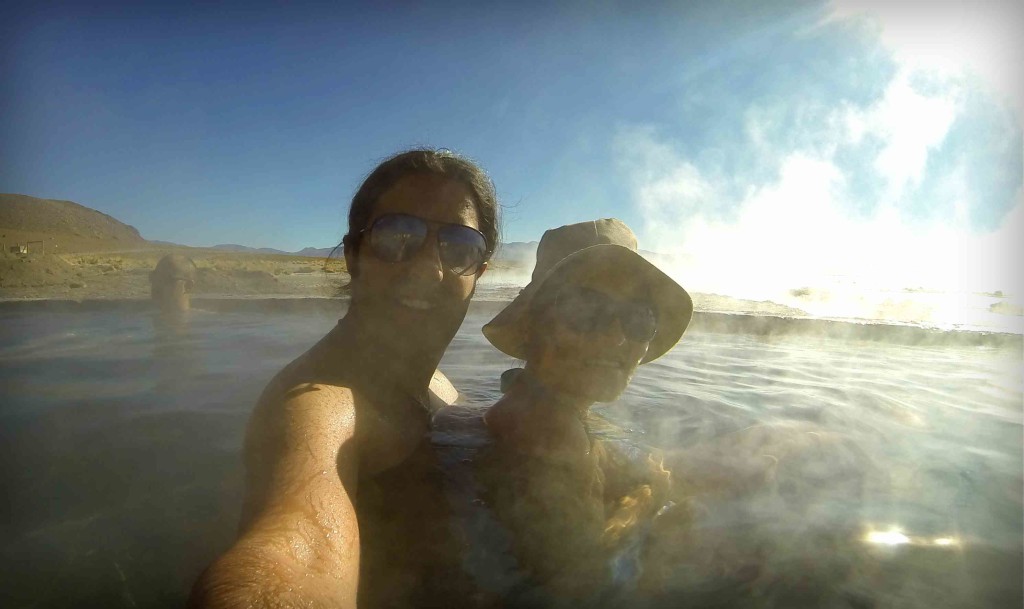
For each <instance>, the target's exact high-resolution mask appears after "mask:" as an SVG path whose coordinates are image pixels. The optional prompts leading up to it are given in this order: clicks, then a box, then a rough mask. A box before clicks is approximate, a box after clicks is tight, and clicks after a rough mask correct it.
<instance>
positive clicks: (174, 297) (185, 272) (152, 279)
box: [149, 254, 196, 313]
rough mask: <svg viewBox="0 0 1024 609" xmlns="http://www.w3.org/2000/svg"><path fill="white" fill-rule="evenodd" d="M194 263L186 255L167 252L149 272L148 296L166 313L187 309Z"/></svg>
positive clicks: (193, 276) (193, 277)
mask: <svg viewBox="0 0 1024 609" xmlns="http://www.w3.org/2000/svg"><path fill="white" fill-rule="evenodd" d="M195 280H196V265H195V263H194V262H192V259H191V258H189V257H188V256H183V255H181V254H167V255H166V256H164V257H163V258H161V259H160V261H159V262H157V263H156V268H154V269H153V271H152V272H151V273H150V274H149V286H150V297H151V298H152V299H153V301H154V302H155V303H156V304H157V306H159V307H160V309H161V310H162V311H164V312H166V313H176V312H182V311H187V310H188V308H189V304H190V303H189V294H191V292H192V288H193V287H194V285H195Z"/></svg>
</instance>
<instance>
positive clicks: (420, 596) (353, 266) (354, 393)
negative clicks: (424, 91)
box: [191, 150, 498, 607]
mask: <svg viewBox="0 0 1024 609" xmlns="http://www.w3.org/2000/svg"><path fill="white" fill-rule="evenodd" d="M497 235H498V203H497V199H496V195H495V192H494V187H493V185H492V183H491V182H490V180H489V179H488V178H487V176H486V174H485V173H484V172H483V171H482V170H481V169H480V168H479V167H477V166H476V165H475V164H473V163H472V162H470V161H468V160H466V159H464V158H461V157H459V156H457V155H454V154H452V153H450V152H447V151H443V150H442V151H434V150H413V151H409V152H405V153H402V154H398V155H396V156H394V157H392V158H390V159H388V160H386V161H385V162H383V163H382V164H381V165H379V166H378V167H377V168H376V169H375V170H374V171H373V172H372V173H371V174H370V175H369V176H368V177H367V178H366V180H365V181H364V182H363V184H362V185H361V186H360V188H359V190H358V191H357V192H356V195H355V197H354V198H353V200H352V207H351V210H350V212H349V231H348V234H347V235H346V236H345V239H344V241H343V244H344V253H345V260H346V263H347V265H348V271H349V273H350V275H351V277H352V281H351V284H350V288H351V302H350V304H349V307H348V311H347V312H346V314H345V316H344V317H343V318H342V319H341V320H340V321H339V322H338V325H337V326H336V327H335V328H334V329H333V330H331V331H330V332H329V333H328V334H327V336H325V337H324V338H323V339H322V340H320V342H318V343H317V344H316V345H314V346H313V347H312V348H311V349H310V350H309V351H307V352H306V353H305V354H303V355H302V356H300V357H299V358H298V359H296V360H295V361H293V362H292V363H291V364H289V365H288V366H287V367H285V369H284V370H282V371H281V372H280V373H279V374H278V375H277V376H276V377H275V378H274V379H273V380H272V381H271V382H270V384H269V385H268V386H267V388H266V389H265V390H264V392H263V395H262V396H261V398H260V400H259V402H258V404H257V406H256V409H255V410H254V412H253V414H252V418H251V419H250V422H249V428H248V432H247V435H246V441H245V448H244V450H245V461H246V469H247V478H246V499H245V505H244V508H243V514H242V523H241V531H240V536H239V538H238V540H237V541H236V543H235V545H234V546H233V547H232V548H231V549H230V550H229V551H228V552H227V553H225V554H224V555H223V556H222V557H221V558H220V559H218V560H217V561H216V562H214V564H213V565H212V566H211V567H210V568H208V569H207V570H206V572H204V574H203V575H202V576H201V577H200V579H199V581H198V582H197V583H196V585H195V587H194V589H193V594H192V599H191V603H192V605H193V606H205V607H236V606H265V605H266V606H317V607H321V606H322V607H354V606H355V605H356V600H357V591H358V600H359V604H360V605H361V606H369V607H376V606H427V605H428V604H429V602H430V601H429V599H430V598H432V597H436V596H438V595H439V594H442V593H443V592H440V591H438V590H433V589H432V588H431V586H432V585H433V584H438V585H441V584H443V585H444V586H445V587H446V588H445V591H444V592H447V591H449V590H451V589H453V588H455V587H457V584H456V583H453V582H451V581H449V580H443V581H440V580H439V578H437V577H431V576H430V574H431V573H432V571H442V572H443V571H446V570H450V571H457V569H448V566H447V565H446V564H445V562H444V561H445V557H446V556H452V555H453V554H452V552H448V550H449V549H450V548H449V546H450V545H451V543H450V540H449V539H448V538H447V537H446V535H445V532H444V527H443V526H439V525H438V523H443V522H445V521H446V520H447V516H446V513H445V510H446V504H445V502H444V499H443V497H442V496H441V492H440V489H439V488H437V485H436V484H434V481H433V479H432V478H431V475H432V472H433V471H435V469H436V467H435V464H434V462H433V461H432V454H433V451H432V450H431V449H430V446H429V440H428V441H427V442H424V439H425V438H426V437H427V431H428V430H429V425H430V417H431V414H432V413H433V412H434V411H435V410H436V409H437V408H439V407H441V406H444V405H445V404H450V403H451V402H453V401H454V400H455V398H456V396H457V393H456V392H455V390H454V388H453V387H452V386H451V384H450V383H449V382H448V381H447V379H445V378H444V376H443V375H442V374H440V373H439V372H438V371H437V370H436V369H437V365H438V362H439V361H440V360H441V356H442V355H443V354H444V351H445V349H446V348H447V346H448V344H449V343H450V342H451V340H452V338H453V337H454V335H455V333H456V331H457V330H458V328H459V326H460V325H461V324H462V320H463V318H464V317H465V315H466V311H467V307H468V306H469V300H470V297H471V296H472V295H473V291H474V289H475V286H476V281H477V279H478V278H479V277H480V276H481V275H482V274H483V273H484V271H485V269H486V267H487V260H488V258H489V257H490V255H491V253H492V252H493V251H494V249H495V247H496V245H497V243H496V242H497Z"/></svg>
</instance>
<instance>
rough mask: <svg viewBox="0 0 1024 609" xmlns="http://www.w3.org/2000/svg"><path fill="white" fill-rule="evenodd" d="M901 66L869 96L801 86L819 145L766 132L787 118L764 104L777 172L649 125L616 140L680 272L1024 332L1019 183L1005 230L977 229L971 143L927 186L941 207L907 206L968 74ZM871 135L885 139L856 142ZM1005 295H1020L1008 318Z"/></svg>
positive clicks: (869, 312)
mask: <svg viewBox="0 0 1024 609" xmlns="http://www.w3.org/2000/svg"><path fill="white" fill-rule="evenodd" d="M897 58H898V56H897ZM898 65H899V69H898V70H897V71H896V73H895V75H894V76H893V78H892V80H891V81H890V82H889V84H888V86H887V87H886V89H885V91H884V93H883V94H882V95H881V96H880V97H879V98H878V99H877V100H876V101H875V102H874V103H873V104H870V105H868V106H866V107H862V108H858V107H854V106H851V105H847V104H843V103H840V104H838V105H836V106H835V107H832V108H825V107H822V106H821V103H820V102H815V101H813V100H802V99H801V98H800V97H799V96H796V95H794V96H793V97H792V100H791V103H792V104H794V105H798V106H799V105H801V104H803V105H804V106H805V107H802V108H799V109H800V110H801V111H800V112H797V114H798V115H801V116H807V117H816V118H814V119H811V120H806V121H804V122H803V123H801V125H800V128H801V129H804V130H806V131H807V137H797V138H793V141H799V142H809V143H803V144H801V145H798V146H795V147H794V146H790V147H789V148H788V149H780V147H779V146H777V145H776V144H774V143H773V142H772V141H771V139H772V138H771V136H770V135H768V134H771V133H772V132H773V129H772V127H773V125H776V126H777V123H775V121H776V120H777V117H776V116H775V114H774V111H773V109H772V108H766V107H762V106H759V105H753V106H752V107H750V108H749V109H748V110H747V113H746V117H745V121H746V122H745V139H746V141H745V142H744V143H743V145H744V146H745V148H746V149H748V150H749V149H753V150H754V151H756V152H757V153H758V154H759V155H760V156H761V157H762V158H769V159H773V160H775V161H777V166H778V171H777V172H771V174H770V177H763V174H759V173H756V172H753V171H751V172H749V173H747V174H746V175H743V174H742V172H741V174H740V175H737V174H735V173H733V174H727V173H726V172H724V171H723V170H722V169H721V167H709V166H707V165H700V166H699V163H698V162H697V161H696V160H695V159H693V158H690V157H688V156H686V155H685V154H683V153H682V152H681V147H680V146H677V145H675V144H674V143H673V142H671V141H668V140H666V139H665V138H664V137H661V135H660V134H659V133H658V132H657V131H655V130H654V129H651V128H647V127H631V128H626V129H623V130H621V131H620V133H619V135H618V138H617V141H616V145H617V147H618V150H619V151H620V152H621V153H622V154H621V155H620V158H624V159H625V162H624V170H625V171H626V173H627V174H628V178H629V180H630V183H631V185H632V192H633V199H634V204H635V205H636V207H637V208H638V210H639V211H640V212H641V215H642V217H643V218H644V222H643V226H642V231H641V240H642V241H641V246H642V247H643V248H645V249H648V250H653V251H656V252H659V253H662V254H664V255H665V256H666V259H665V260H664V261H663V263H664V264H666V265H667V266H669V267H670V268H668V269H667V270H668V271H669V272H670V273H671V274H673V275H674V276H675V277H676V278H677V279H678V280H679V281H680V282H681V283H683V285H684V286H686V287H687V288H689V289H691V291H695V292H711V293H718V294H726V295H729V296H733V297H739V298H751V299H757V300H774V301H776V302H779V303H782V304H787V305H790V306H794V307H797V308H801V309H803V310H805V311H807V312H809V313H810V314H813V315H824V316H830V317H868V318H889V319H898V320H902V321H919V322H928V323H935V324H937V325H959V324H964V325H975V326H987V327H999V328H1000V329H1008V330H1011V331H1017V332H1020V331H1021V325H1022V324H1021V317H1020V316H1019V309H1020V306H1021V297H1022V295H1024V289H1022V281H1021V278H1020V277H1019V273H1018V272H1016V269H1015V268H1014V266H1015V263H1016V260H1017V257H1018V254H1019V251H1018V250H1019V244H1020V243H1022V242H1024V241H1022V240H1024V197H1022V196H1021V192H1020V191H1019V190H1018V192H1017V195H1016V201H1015V205H1014V207H1013V208H1012V210H1011V211H1010V212H1009V213H1007V214H1005V215H1004V217H1003V218H1002V221H1001V223H1000V224H999V226H998V228H997V229H995V230H991V231H988V232H984V231H979V230H976V229H973V228H972V224H971V222H970V215H971V211H972V209H973V208H974V207H975V206H978V205H989V204H990V202H988V201H983V200H980V199H981V198H982V197H983V195H982V194H981V193H977V192H974V191H973V190H972V188H971V182H970V181H969V179H968V166H967V156H968V155H969V154H970V151H969V150H968V151H964V155H963V158H961V160H960V161H958V162H956V163H954V166H953V169H952V170H950V171H945V172H943V173H942V175H941V177H939V178H932V179H933V180H934V179H937V180H938V181H939V183H935V184H931V185H927V186H929V188H928V190H929V192H934V193H938V194H937V195H934V196H936V197H939V199H940V200H936V201H935V203H936V205H935V206H934V209H936V210H942V211H941V212H935V213H931V214H929V213H921V212H920V210H909V209H908V206H909V205H910V203H909V201H910V199H911V198H912V197H910V194H911V193H913V192H914V191H916V190H917V189H919V188H921V187H922V186H923V185H924V184H923V182H924V181H925V180H926V179H927V177H926V173H927V172H926V168H927V165H928V161H929V157H930V155H931V154H933V152H935V151H936V150H937V149H938V147H940V146H941V145H942V144H943V142H944V141H946V138H947V136H948V135H949V134H950V130H951V127H952V126H953V125H954V123H955V121H956V120H957V118H958V116H959V115H960V113H961V112H962V102H963V99H964V95H965V91H966V87H968V86H970V82H969V81H966V80H963V79H950V78H942V79H938V80H934V81H931V84H930V86H928V87H917V86H915V85H914V78H915V77H917V76H920V75H921V74H922V72H921V70H922V69H924V67H922V65H923V64H922V62H916V63H915V62H903V63H898ZM936 83H937V84H936ZM1017 124H1018V125H1019V123H1017ZM1016 128H1017V129H1019V126H1018V127H1016ZM1012 131H1013V130H1012V129H1009V132H1008V133H1007V134H1006V138H1007V141H1009V142H1012V141H1014V140H1013V138H1014V137H1015V135H1016V134H1015V133H1013V132H1012ZM865 141H871V142H874V143H875V144H876V145H874V146H872V147H867V148H865V147H859V148H858V146H859V145H860V144H861V143H863V142H865ZM864 150H868V151H869V152H867V153H864V152H863V151H864ZM850 151H860V152H858V154H863V155H864V157H863V159H862V163H861V165H862V166H858V167H857V168H856V169H850V166H849V164H848V163H846V164H844V163H843V162H841V160H842V159H841V158H840V155H841V154H843V153H844V152H845V153H847V154H849V153H850ZM858 158H859V157H858ZM865 172H867V173H868V174H870V176H871V179H872V180H874V181H875V182H876V183H879V184H881V185H882V186H881V188H880V190H879V192H877V193H873V194H871V195H870V196H871V197H872V199H871V201H870V202H868V203H870V204H865V203H866V202H865V201H864V200H863V198H864V197H865V196H867V195H866V194H865V192H864V191H863V189H862V188H860V187H859V186H858V185H857V180H858V178H860V177H862V175H863V174H864V173H865ZM911 211H915V213H910V212H911ZM997 301H1004V303H1005V305H1006V306H1005V307H1004V308H1003V309H1000V310H999V311H998V313H999V314H998V315H997V314H996V312H994V309H993V308H992V307H993V305H994V304H995V303H996V302H997ZM1008 310H1009V312H1010V313H1011V314H1010V315H1006V313H1007V311H1008ZM1013 311H1016V312H1017V313H1016V315H1014V314H1012V313H1013Z"/></svg>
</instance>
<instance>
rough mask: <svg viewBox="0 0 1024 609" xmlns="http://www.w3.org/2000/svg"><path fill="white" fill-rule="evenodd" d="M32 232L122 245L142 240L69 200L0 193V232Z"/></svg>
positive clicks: (131, 229) (133, 231) (136, 233)
mask: <svg viewBox="0 0 1024 609" xmlns="http://www.w3.org/2000/svg"><path fill="white" fill-rule="evenodd" d="M6 231H10V232H12V233H35V234H48V235H60V236H67V237H77V238H84V239H89V240H98V241H115V242H118V243H119V244H123V245H128V246H130V245H134V244H142V243H144V242H145V240H144V239H143V238H142V236H141V235H140V234H139V231H138V230H136V229H135V227H133V226H128V225H127V224H124V223H123V222H119V221H118V220H116V219H114V218H112V217H110V216H108V215H107V214H104V213H102V212H98V211H96V210H95V209H90V208H88V207H85V206H84V205H79V204H78V203H74V202H72V201H57V200H53V199H39V198H36V197H30V196H28V195H16V194H0V232H6Z"/></svg>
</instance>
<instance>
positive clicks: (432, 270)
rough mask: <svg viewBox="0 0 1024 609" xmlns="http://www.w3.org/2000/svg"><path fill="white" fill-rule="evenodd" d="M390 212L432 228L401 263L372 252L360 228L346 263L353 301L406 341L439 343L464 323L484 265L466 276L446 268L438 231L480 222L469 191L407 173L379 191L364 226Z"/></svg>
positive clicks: (456, 184)
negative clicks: (350, 273)
mask: <svg viewBox="0 0 1024 609" xmlns="http://www.w3.org/2000/svg"><path fill="white" fill-rule="evenodd" d="M389 214H405V215H408V216H415V217H416V218H420V219H422V220H426V221H427V223H428V224H429V226H430V229H429V230H430V232H429V233H428V235H427V238H426V241H425V242H424V243H423V245H422V247H420V248H419V249H418V250H416V251H415V252H414V253H411V255H410V256H409V257H408V258H407V259H403V260H402V261H401V262H388V261H385V260H381V259H380V258H379V257H378V256H375V255H374V252H373V248H372V247H371V246H370V244H369V242H368V237H369V236H370V232H364V233H363V238H362V240H361V242H360V244H359V246H358V252H356V253H355V255H350V254H347V258H348V264H349V268H350V269H352V270H355V271H356V272H354V273H353V281H352V286H353V295H352V298H353V302H352V304H353V306H360V307H361V308H362V309H363V310H364V311H368V312H370V313H372V314H373V315H376V316H379V317H381V318H382V319H384V320H387V323H390V324H392V325H393V326H394V327H395V329H396V332H401V333H403V336H405V337H406V338H408V339H410V344H413V343H416V342H417V341H416V340H412V339H414V338H418V339H424V338H430V337H434V338H437V339H438V340H439V341H443V343H444V344H443V345H442V348H443V347H444V346H447V343H448V341H450V340H451V337H452V336H453V335H454V334H455V332H456V331H457V330H458V328H459V326H460V325H461V324H462V320H463V318H464V317H465V315H466V310H467V307H468V306H469V299H470V297H471V296H472V295H473V290H474V289H475V287H476V280H477V278H478V277H479V276H480V275H481V274H482V273H483V271H484V268H485V267H481V268H480V270H479V271H478V272H476V273H473V274H470V275H460V274H457V273H453V272H451V271H450V270H448V269H446V268H444V265H443V264H442V262H441V260H440V254H439V250H438V232H437V231H438V228H439V227H441V226H442V225H448V224H458V225H463V226H468V227H471V228H474V229H476V228H478V227H479V225H478V220H477V212H476V206H475V205H474V203H473V197H472V194H471V193H470V191H469V189H468V188H467V187H466V186H465V185H463V184H462V183H461V182H458V181H455V180H451V179H448V178H444V177H441V176H436V175H431V174H411V175H408V176H406V177H404V178H402V179H400V180H399V181H398V182H396V183H395V185H394V186H392V187H391V188H390V189H388V190H387V191H385V192H384V194H383V195H381V197H380V198H379V199H378V200H377V203H376V205H375V206H374V210H373V214H372V215H371V217H370V222H369V224H368V226H370V227H372V226H373V223H374V222H375V221H376V220H377V219H378V218H381V217H382V216H385V215H389ZM356 269H357V270H356ZM357 301H358V305H357ZM421 334H422V335H423V336H420V335H421ZM428 342H431V343H432V342H433V341H428Z"/></svg>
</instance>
